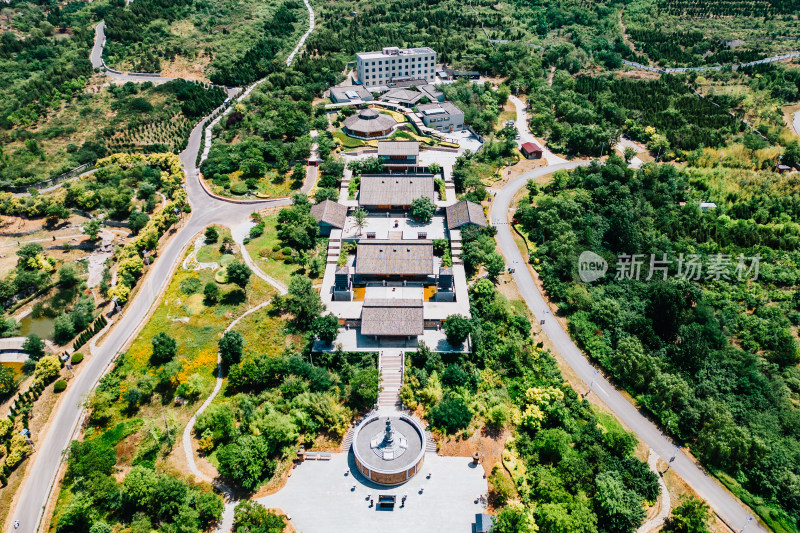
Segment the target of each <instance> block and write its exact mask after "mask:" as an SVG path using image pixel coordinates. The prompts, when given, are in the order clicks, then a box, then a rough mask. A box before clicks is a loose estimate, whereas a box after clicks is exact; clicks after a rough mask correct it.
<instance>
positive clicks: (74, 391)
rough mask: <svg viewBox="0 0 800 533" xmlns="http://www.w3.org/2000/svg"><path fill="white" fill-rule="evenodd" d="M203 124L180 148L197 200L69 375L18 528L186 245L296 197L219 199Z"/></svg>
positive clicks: (35, 516)
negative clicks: (213, 227) (204, 165)
mask: <svg viewBox="0 0 800 533" xmlns="http://www.w3.org/2000/svg"><path fill="white" fill-rule="evenodd" d="M204 124H205V120H204V121H203V122H201V123H200V124H198V125H197V126H195V128H194V129H193V130H192V134H191V136H190V138H189V143H188V145H187V148H186V150H185V151H184V152H182V153H181V154H180V156H181V160H182V161H183V163H184V168H185V171H186V175H187V185H186V189H187V192H188V195H189V201H190V202H191V205H192V214H191V215H190V216H189V219H188V221H186V222H185V224H184V225H183V226H182V227H181V228H180V229H179V230H177V231H176V232H175V233H174V235H172V236H171V237H170V236H167V238H169V242H168V244H167V245H166V247H165V248H164V249H163V251H162V253H161V255H159V257H158V258H157V259H156V261H155V263H154V264H153V266H152V267H151V268H150V269H149V271H148V273H147V276H146V277H145V279H144V280H142V281H141V282H140V288H139V292H138V293H137V294H136V297H135V298H134V299H133V301H132V302H130V304H129V305H128V308H127V309H125V311H124V312H123V313H122V316H121V317H119V316H117V317H115V318H114V319H115V322H117V323H116V325H115V326H114V327H113V329H112V330H111V331H110V333H109V334H108V336H107V337H106V339H105V341H104V342H103V344H102V345H101V346H98V347H97V349H96V350H93V352H92V357H89V358H87V359H85V360H84V362H83V363H82V366H83V368H82V369H81V371H80V373H79V374H78V375H77V377H76V378H74V379H72V380H71V381H70V384H69V386H68V387H67V390H66V391H65V393H64V398H63V400H62V401H63V403H62V405H61V407H60V408H59V409H58V411H57V412H56V413H55V414H54V416H53V418H52V420H51V425H50V428H49V430H48V431H47V433H46V434H44V435H42V436H41V439H40V441H39V442H36V443H35V444H36V447H37V451H36V452H35V453H34V454H33V455H32V456H31V457H30V458H29V459H28V460H29V461H30V462H31V465H30V471H29V473H28V475H27V477H26V480H25V483H24V485H23V486H22V488H21V490H20V492H19V493H18V494H19V499H18V502H17V508H16V512H15V513H14V515H13V518H14V519H15V520H19V521H20V527H19V529H17V530H15V531H17V532H19V533H33V532H34V531H36V529H37V525H38V522H39V518H40V517H41V515H42V511H43V507H44V506H45V505H46V503H47V500H48V496H49V491H50V487H51V485H52V483H53V480H54V478H55V475H56V473H57V471H58V468H59V463H60V461H61V454H62V451H63V450H65V449H66V448H67V446H68V445H69V442H70V440H72V437H73V434H74V433H75V430H76V428H77V427H78V425H79V421H80V419H81V414H82V404H83V402H84V400H85V398H86V397H87V396H88V395H89V393H90V392H91V391H92V389H94V387H95V385H96V384H97V382H98V380H99V379H100V378H101V377H102V376H103V375H104V374H105V373H106V371H107V370H108V369H109V368H110V363H111V362H112V361H113V359H114V357H115V356H116V355H117V354H118V353H120V352H121V351H122V350H123V349H124V347H125V345H126V344H127V343H128V341H129V340H131V339H132V337H133V335H134V334H135V333H136V331H137V329H138V327H139V325H140V324H141V323H142V321H143V320H144V319H145V318H146V316H147V314H148V311H149V310H150V308H151V306H152V305H153V303H154V302H156V300H157V298H158V296H159V295H160V293H161V291H162V289H163V288H164V287H165V286H166V284H167V282H168V280H169V279H170V278H171V277H172V272H173V270H174V268H175V267H176V265H177V264H178V263H179V259H180V258H181V256H182V252H183V250H184V248H185V247H186V246H187V245H188V244H189V243H190V242H191V241H192V240H193V238H194V237H195V236H196V235H197V234H198V233H199V232H201V231H203V230H204V229H205V227H206V226H208V225H210V224H220V225H225V226H229V227H233V226H236V225H238V224H241V223H243V222H246V221H247V219H248V218H249V216H250V214H251V213H252V212H254V211H257V210H259V209H263V208H264V207H267V206H270V205H288V204H289V203H291V202H290V200H289V199H275V200H266V201H263V202H254V203H248V204H241V203H233V202H227V201H224V200H219V199H216V198H214V197H212V196H210V195H209V194H207V193H206V191H205V189H204V188H203V187H202V185H201V184H200V180H199V179H198V170H197V167H196V165H195V158H196V157H197V151H198V149H199V148H200V132H201V129H202V127H203V125H204ZM184 216H188V215H184ZM35 437H36V436H34V438H35Z"/></svg>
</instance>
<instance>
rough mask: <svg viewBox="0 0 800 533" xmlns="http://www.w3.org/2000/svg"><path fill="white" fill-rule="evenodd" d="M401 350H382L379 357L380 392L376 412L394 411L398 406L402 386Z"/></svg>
mask: <svg viewBox="0 0 800 533" xmlns="http://www.w3.org/2000/svg"><path fill="white" fill-rule="evenodd" d="M403 351H404V350H402V349H392V348H388V349H384V350H383V351H381V356H380V371H381V392H380V393H379V394H378V410H380V411H396V410H397V409H398V408H399V406H400V388H401V387H402V386H403Z"/></svg>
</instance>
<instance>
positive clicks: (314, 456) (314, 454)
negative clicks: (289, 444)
mask: <svg viewBox="0 0 800 533" xmlns="http://www.w3.org/2000/svg"><path fill="white" fill-rule="evenodd" d="M318 458H319V452H306V461H315V460H316V459H318Z"/></svg>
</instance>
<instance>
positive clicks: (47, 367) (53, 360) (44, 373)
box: [33, 355, 61, 383]
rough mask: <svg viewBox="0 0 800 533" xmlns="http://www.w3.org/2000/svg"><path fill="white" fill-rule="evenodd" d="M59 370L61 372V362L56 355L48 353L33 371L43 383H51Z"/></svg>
mask: <svg viewBox="0 0 800 533" xmlns="http://www.w3.org/2000/svg"><path fill="white" fill-rule="evenodd" d="M59 372H61V362H60V361H59V360H58V357H56V356H55V355H46V356H44V357H42V358H41V359H39V361H38V362H37V363H36V369H35V370H34V371H33V375H34V377H35V378H36V379H37V380H38V381H41V382H42V383H50V382H51V381H52V380H53V378H55V377H56V376H57V375H58V374H59Z"/></svg>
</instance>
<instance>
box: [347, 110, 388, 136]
mask: <svg viewBox="0 0 800 533" xmlns="http://www.w3.org/2000/svg"><path fill="white" fill-rule="evenodd" d="M395 124H397V121H395V119H393V118H392V117H390V116H389V115H384V114H383V113H379V112H378V111H376V110H374V109H362V110H361V111H359V112H358V113H357V114H355V115H352V116H350V117H347V118H346V119H345V120H344V126H345V128H347V129H349V130H350V131H352V132H354V133H356V134H359V133H377V132H384V131H388V130H390V129H392V127H394V125H395Z"/></svg>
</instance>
